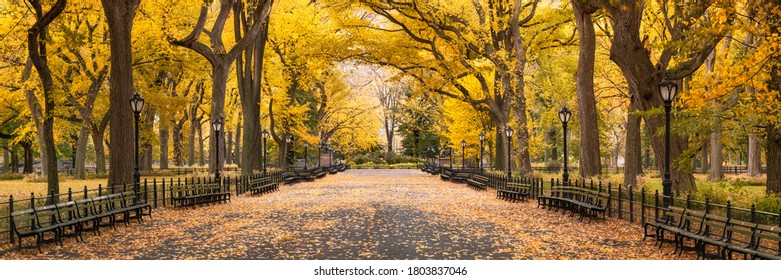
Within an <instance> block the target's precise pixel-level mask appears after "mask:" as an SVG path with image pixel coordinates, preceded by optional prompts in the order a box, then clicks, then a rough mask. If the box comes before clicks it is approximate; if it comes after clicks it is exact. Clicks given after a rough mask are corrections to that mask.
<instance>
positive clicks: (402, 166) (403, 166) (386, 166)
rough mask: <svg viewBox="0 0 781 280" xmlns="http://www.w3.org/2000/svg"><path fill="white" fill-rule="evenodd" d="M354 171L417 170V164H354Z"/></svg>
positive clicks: (351, 166)
mask: <svg viewBox="0 0 781 280" xmlns="http://www.w3.org/2000/svg"><path fill="white" fill-rule="evenodd" d="M350 168H352V169H417V168H418V164H417V163H396V164H376V163H364V164H352V165H350Z"/></svg>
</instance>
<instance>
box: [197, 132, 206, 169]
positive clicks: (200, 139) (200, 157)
mask: <svg viewBox="0 0 781 280" xmlns="http://www.w3.org/2000/svg"><path fill="white" fill-rule="evenodd" d="M197 129H198V151H199V152H200V153H199V155H198V165H200V166H204V165H205V164H206V157H205V156H204V155H205V153H204V146H205V145H204V144H203V127H202V126H198V128H197Z"/></svg>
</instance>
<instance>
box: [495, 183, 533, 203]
mask: <svg viewBox="0 0 781 280" xmlns="http://www.w3.org/2000/svg"><path fill="white" fill-rule="evenodd" d="M529 189H531V186H530V185H529V184H521V183H514V182H508V183H506V184H505V185H499V186H497V188H496V197H497V198H499V199H505V200H510V201H525V200H527V199H528V198H529Z"/></svg>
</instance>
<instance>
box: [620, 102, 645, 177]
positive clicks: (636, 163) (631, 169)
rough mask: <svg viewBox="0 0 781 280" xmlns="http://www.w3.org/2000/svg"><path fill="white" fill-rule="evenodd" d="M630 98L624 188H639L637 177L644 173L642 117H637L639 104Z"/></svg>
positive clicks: (627, 118) (625, 148)
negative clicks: (641, 133) (641, 134)
mask: <svg viewBox="0 0 781 280" xmlns="http://www.w3.org/2000/svg"><path fill="white" fill-rule="evenodd" d="M633 100H634V98H631V97H630V101H629V111H628V112H627V116H626V147H624V186H626V187H630V186H632V187H637V176H638V175H640V174H642V173H643V166H642V153H641V150H640V149H641V147H642V143H641V137H640V121H641V119H640V117H638V116H636V115H635V113H636V112H637V102H635V101H633Z"/></svg>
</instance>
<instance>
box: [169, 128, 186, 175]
mask: <svg viewBox="0 0 781 280" xmlns="http://www.w3.org/2000/svg"><path fill="white" fill-rule="evenodd" d="M183 126H184V123H183V122H182V123H175V124H174V125H173V135H172V138H173V141H174V165H176V166H184V143H182V141H183V140H184V135H183V131H182V130H183Z"/></svg>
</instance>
